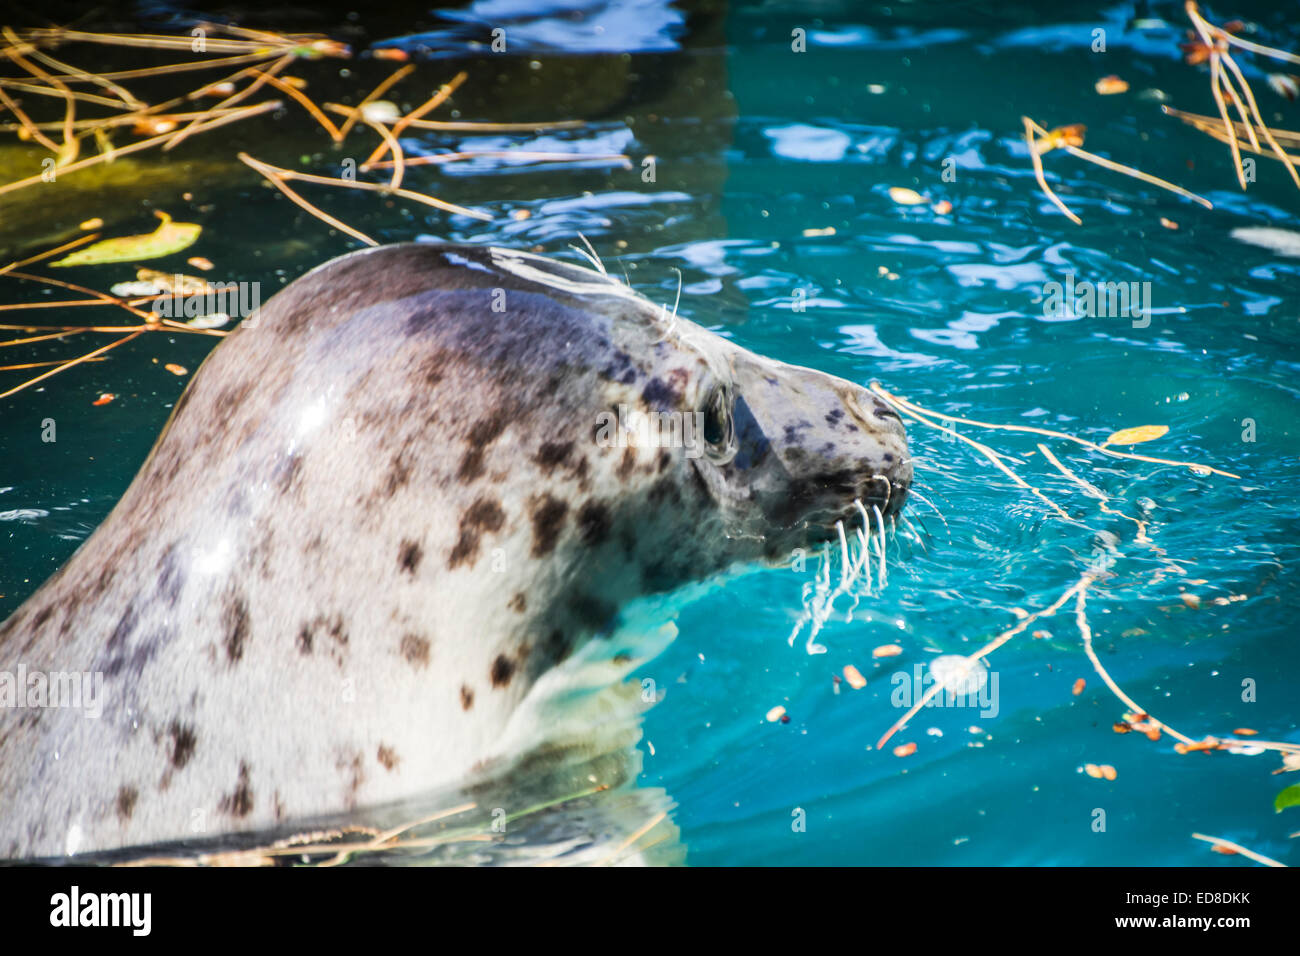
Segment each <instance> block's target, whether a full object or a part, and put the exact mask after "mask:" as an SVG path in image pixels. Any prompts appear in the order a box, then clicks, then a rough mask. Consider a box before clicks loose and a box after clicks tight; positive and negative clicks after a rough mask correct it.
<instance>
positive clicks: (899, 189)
mask: <svg viewBox="0 0 1300 956" xmlns="http://www.w3.org/2000/svg"><path fill="white" fill-rule="evenodd" d="M889 198H890V199H892V200H894V202H896V203H898V204H899V205H900V206H919V205H920V204H921V203H923V202H925V197H924V196H922V195H921V194H920V193H919V192H917V191H916V190H915V189H908V188H907V187H906V186H891V187H889Z"/></svg>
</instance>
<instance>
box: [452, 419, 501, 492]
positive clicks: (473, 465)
mask: <svg viewBox="0 0 1300 956" xmlns="http://www.w3.org/2000/svg"><path fill="white" fill-rule="evenodd" d="M509 423H510V416H509V415H507V414H506V413H505V412H504V411H502V410H498V411H497V412H495V413H493V414H492V415H490V416H489V417H487V418H482V419H479V421H477V422H475V423H474V425H473V427H472V428H470V430H469V435H467V436H466V438H465V441H466V443H467V444H468V445H469V449H468V450H467V451H466V452H465V454H464V456H463V457H462V458H461V460H460V467H459V468H458V469H457V471H456V480H457V481H459V482H461V483H462V484H469V483H470V482H471V481H474V480H475V479H476V478H478V477H479V476H480V475H482V474H483V456H484V455H485V454H486V453H487V450H488V447H489V446H490V445H491V444H492V443H493V442H494V441H496V440H497V438H499V437H500V436H501V433H502V432H503V431H505V429H506V425H508V424H509Z"/></svg>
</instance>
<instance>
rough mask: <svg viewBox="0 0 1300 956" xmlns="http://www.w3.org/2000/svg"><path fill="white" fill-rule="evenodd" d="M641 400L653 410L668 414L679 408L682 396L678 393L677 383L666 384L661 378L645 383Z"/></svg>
mask: <svg viewBox="0 0 1300 956" xmlns="http://www.w3.org/2000/svg"><path fill="white" fill-rule="evenodd" d="M641 398H642V399H643V400H644V401H645V403H646V404H647V405H649V406H650V407H651V408H654V409H657V410H658V411H661V412H668V411H672V410H673V409H674V408H676V407H677V404H678V402H679V401H680V400H681V395H680V393H679V392H678V391H677V388H676V386H675V383H671V382H665V381H664V380H663V379H661V378H652V379H650V381H648V382H646V383H645V389H644V390H643V391H642V392H641Z"/></svg>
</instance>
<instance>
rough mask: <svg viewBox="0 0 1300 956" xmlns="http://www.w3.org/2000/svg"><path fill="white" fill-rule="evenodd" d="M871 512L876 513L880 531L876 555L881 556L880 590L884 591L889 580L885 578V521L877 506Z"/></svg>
mask: <svg viewBox="0 0 1300 956" xmlns="http://www.w3.org/2000/svg"><path fill="white" fill-rule="evenodd" d="M871 510H872V511H874V512H875V513H876V527H877V528H878V529H879V531H880V533H879V534H878V535H877V536H876V553H877V554H878V555H880V588H881V590H884V588H885V582H886V581H887V580H888V579H887V578H886V577H885V519H884V518H882V517H881V516H880V509H879V508H877V507H876V506H875V505H872V506H871Z"/></svg>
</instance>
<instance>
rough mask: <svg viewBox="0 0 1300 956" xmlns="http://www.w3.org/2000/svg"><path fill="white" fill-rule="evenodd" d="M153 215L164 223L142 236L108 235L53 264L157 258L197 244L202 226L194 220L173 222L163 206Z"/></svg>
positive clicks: (81, 263) (96, 263)
mask: <svg viewBox="0 0 1300 956" xmlns="http://www.w3.org/2000/svg"><path fill="white" fill-rule="evenodd" d="M154 215H156V216H157V217H158V218H159V219H161V220H162V223H161V224H160V225H159V226H158V228H157V229H155V230H154V231H153V232H150V233H146V234H145V235H143V236H121V237H119V238H117V239H105V240H103V241H102V242H96V243H95V244H94V245H91V246H87V247H86V248H85V249H78V250H77V251H76V252H74V253H72V254H71V255H68V256H64V257H63V258H62V259H60V260H59V261H58V262H51V263H50V265H51V266H88V265H98V264H101V263H106V262H139V261H140V260H142V259H157V258H159V257H161V256H166V255H171V254H172V253H173V252H180V251H181V250H182V249H186V248H188V247H189V246H191V245H193V244H194V241H195V240H196V239H198V238H199V233H200V232H202V231H203V227H202V226H200V225H198V224H197V223H193V222H172V217H171V216H169V215H167V213H165V212H162V211H161V210H156V211H155V213H154Z"/></svg>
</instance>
